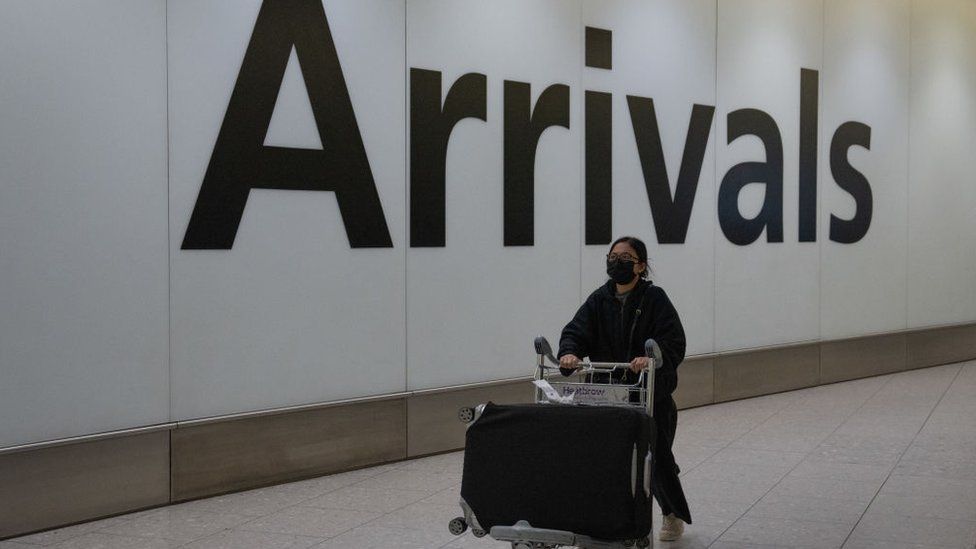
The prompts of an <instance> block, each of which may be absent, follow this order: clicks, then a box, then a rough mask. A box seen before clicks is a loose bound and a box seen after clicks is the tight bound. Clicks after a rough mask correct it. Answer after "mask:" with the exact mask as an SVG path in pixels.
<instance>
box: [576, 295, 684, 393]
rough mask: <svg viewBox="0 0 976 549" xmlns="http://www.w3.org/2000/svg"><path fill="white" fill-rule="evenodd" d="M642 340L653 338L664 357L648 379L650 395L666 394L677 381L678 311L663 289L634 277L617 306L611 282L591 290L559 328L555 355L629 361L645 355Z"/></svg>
mask: <svg viewBox="0 0 976 549" xmlns="http://www.w3.org/2000/svg"><path fill="white" fill-rule="evenodd" d="M648 338H654V340H655V341H657V343H658V345H660V347H661V354H662V355H663V357H664V364H663V365H662V366H661V369H660V370H658V373H657V376H655V379H654V381H655V393H658V394H668V395H670V394H671V393H673V392H674V389H675V387H677V385H678V365H679V364H681V361H682V360H684V359H685V331H684V328H682V326H681V319H680V318H678V312H677V311H676V310H675V309H674V305H672V304H671V300H670V299H668V296H667V294H666V293H664V290H662V289H661V288H660V287H658V286H655V285H654V284H653V283H651V282H647V281H644V280H640V281H638V283H637V286H635V287H634V289H633V290H631V291H630V293H629V294H628V295H627V300H626V302H625V303H624V304H623V306H621V304H620V301H619V300H618V299H617V297H616V285H615V284H614V282H613V281H612V280H611V281H607V283H606V284H604V285H603V286H601V287H599V288H597V289H596V290H595V291H594V292H593V293H591V294H590V297H588V298H587V299H586V302H584V303H583V305H582V306H581V307H580V308H579V310H578V311H576V316H574V317H573V320H571V321H570V322H569V324H567V325H566V327H565V328H563V333H562V336H561V337H560V338H559V356H560V357H562V356H563V355H567V354H573V355H576V356H578V357H580V358H583V357H587V356H588V357H590V360H592V361H594V362H630V361H631V360H633V359H634V358H635V357H639V356H644V355H645V351H644V342H645V341H647V339H648ZM628 375H630V374H628Z"/></svg>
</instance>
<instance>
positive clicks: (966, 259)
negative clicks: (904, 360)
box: [908, 0, 976, 328]
mask: <svg viewBox="0 0 976 549" xmlns="http://www.w3.org/2000/svg"><path fill="white" fill-rule="evenodd" d="M974 29H976V4H974V3H973V2H966V1H961V0H951V1H949V0H937V1H933V2H920V1H916V2H913V4H912V51H911V56H912V61H911V62H912V79H911V88H910V93H911V109H912V110H911V135H910V140H911V156H910V157H909V162H910V166H911V167H910V178H911V179H910V181H911V184H910V187H909V193H908V198H909V201H908V204H909V206H908V230H909V233H908V265H909V268H908V325H909V327H912V328H918V327H924V326H937V325H941V324H953V323H958V322H966V321H971V320H973V319H974V318H976V284H974V283H973V281H974V280H976V246H973V237H972V235H974V234H976V213H974V212H976V185H974V183H973V182H974V178H976V175H974V174H976V156H974V155H973V154H972V152H973V144H974V143H976V32H974Z"/></svg>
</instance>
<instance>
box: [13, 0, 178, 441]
mask: <svg viewBox="0 0 976 549" xmlns="http://www.w3.org/2000/svg"><path fill="white" fill-rule="evenodd" d="M163 8H164V5H163V3H162V2H159V1H133V0H91V1H87V2H35V1H33V0H13V1H9V2H4V3H3V6H2V7H0V12H2V16H0V75H2V76H0V417H2V418H3V421H2V422H0V447H4V446H11V445H15V444H20V443H24V442H30V441H37V440H47V439H55V438H62V437H68V436H73V435H79V434H83V433H93V432H99V431H106V430H112V429H120V428H123V427H129V426H134V425H148V424H153V423H162V422H166V421H167V420H168V419H169V366H168V357H167V352H168V351H167V349H168V344H167V335H166V333H167V308H168V297H167V291H168V290H167V278H168V270H167V256H166V67H165V63H166V49H165V44H166V36H165V28H166V26H165V24H166V18H165V15H166V14H165V11H164V9H163ZM123 45H124V47H122V46H123Z"/></svg>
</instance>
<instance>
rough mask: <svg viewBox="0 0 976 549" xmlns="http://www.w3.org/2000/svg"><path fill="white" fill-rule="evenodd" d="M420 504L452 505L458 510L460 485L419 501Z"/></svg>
mask: <svg viewBox="0 0 976 549" xmlns="http://www.w3.org/2000/svg"><path fill="white" fill-rule="evenodd" d="M420 501H421V502H422V503H433V504H434V505H453V506H457V507H458V508H459V509H460V504H461V503H460V502H461V485H460V484H457V485H455V486H451V487H450V488H447V489H445V490H441V491H440V492H437V493H436V494H434V495H432V496H427V497H426V498H424V499H422V500H420Z"/></svg>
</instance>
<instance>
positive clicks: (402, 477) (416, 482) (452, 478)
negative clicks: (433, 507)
mask: <svg viewBox="0 0 976 549" xmlns="http://www.w3.org/2000/svg"><path fill="white" fill-rule="evenodd" d="M459 482H461V475H458V474H454V473H431V472H429V471H416V470H398V471H389V472H386V473H383V474H381V475H377V476H375V477H372V478H369V479H367V480H364V481H363V482H362V484H361V486H364V487H367V488H379V489H387V488H392V489H395V490H414V491H418V492H425V493H426V494H427V495H428V496H430V495H434V494H436V493H437V492H440V491H441V490H444V489H445V488H450V487H451V486H454V485H455V484H458V483H459Z"/></svg>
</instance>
